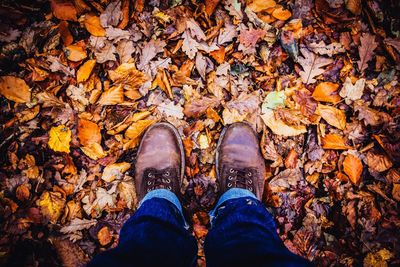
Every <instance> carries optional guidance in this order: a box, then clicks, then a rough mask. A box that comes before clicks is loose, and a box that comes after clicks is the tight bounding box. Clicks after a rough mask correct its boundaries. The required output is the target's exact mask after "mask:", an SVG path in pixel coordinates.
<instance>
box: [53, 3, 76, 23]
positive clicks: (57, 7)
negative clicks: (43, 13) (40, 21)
mask: <svg viewBox="0 0 400 267" xmlns="http://www.w3.org/2000/svg"><path fill="white" fill-rule="evenodd" d="M51 10H52V11H53V15H54V17H56V18H58V19H60V20H71V21H76V20H77V12H76V8H75V6H74V4H73V3H72V1H67V0H51Z"/></svg>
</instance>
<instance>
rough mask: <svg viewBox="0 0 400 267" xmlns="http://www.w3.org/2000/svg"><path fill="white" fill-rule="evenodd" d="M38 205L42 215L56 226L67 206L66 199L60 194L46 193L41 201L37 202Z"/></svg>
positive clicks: (41, 197)
mask: <svg viewBox="0 0 400 267" xmlns="http://www.w3.org/2000/svg"><path fill="white" fill-rule="evenodd" d="M36 205H38V206H39V207H40V210H41V213H42V214H43V216H45V217H46V218H47V219H48V220H49V221H50V222H51V223H53V224H55V223H56V222H57V220H58V218H59V217H60V216H61V214H62V211H63V209H64V206H65V198H64V197H63V196H62V194H61V193H60V192H48V191H46V192H44V193H43V194H42V195H41V196H40V199H38V200H37V201H36Z"/></svg>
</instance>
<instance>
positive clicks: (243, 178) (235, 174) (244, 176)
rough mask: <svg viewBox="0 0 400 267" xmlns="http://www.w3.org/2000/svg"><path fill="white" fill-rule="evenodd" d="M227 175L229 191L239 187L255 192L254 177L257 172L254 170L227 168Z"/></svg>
mask: <svg viewBox="0 0 400 267" xmlns="http://www.w3.org/2000/svg"><path fill="white" fill-rule="evenodd" d="M225 173H226V175H227V180H226V186H227V188H228V189H230V188H233V187H239V188H243V189H247V190H249V191H250V192H254V191H255V187H254V180H253V179H254V177H255V176H256V175H257V170H256V169H253V168H241V169H238V168H232V167H230V168H227V169H226V170H225Z"/></svg>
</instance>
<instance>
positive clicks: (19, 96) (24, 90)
mask: <svg viewBox="0 0 400 267" xmlns="http://www.w3.org/2000/svg"><path fill="white" fill-rule="evenodd" d="M0 94H1V95H3V96H4V97H5V98H7V99H8V100H11V101H14V102H17V103H27V102H30V101H31V92H30V90H29V87H28V85H27V84H26V82H25V81H24V80H23V79H21V78H18V77H15V76H1V77H0Z"/></svg>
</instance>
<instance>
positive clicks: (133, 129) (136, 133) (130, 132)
mask: <svg viewBox="0 0 400 267" xmlns="http://www.w3.org/2000/svg"><path fill="white" fill-rule="evenodd" d="M155 122H156V121H155V120H140V121H137V122H134V123H132V124H131V126H129V127H128V129H126V132H125V137H126V138H129V139H133V140H136V139H138V138H139V137H140V136H141V135H142V134H143V133H144V131H145V130H146V129H147V128H148V127H149V126H150V125H152V124H153V123H155Z"/></svg>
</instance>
